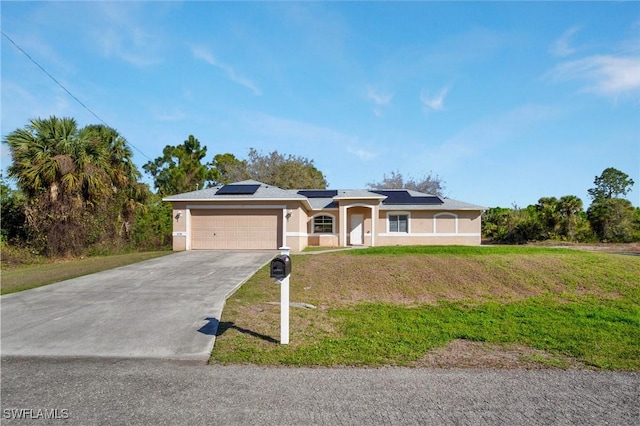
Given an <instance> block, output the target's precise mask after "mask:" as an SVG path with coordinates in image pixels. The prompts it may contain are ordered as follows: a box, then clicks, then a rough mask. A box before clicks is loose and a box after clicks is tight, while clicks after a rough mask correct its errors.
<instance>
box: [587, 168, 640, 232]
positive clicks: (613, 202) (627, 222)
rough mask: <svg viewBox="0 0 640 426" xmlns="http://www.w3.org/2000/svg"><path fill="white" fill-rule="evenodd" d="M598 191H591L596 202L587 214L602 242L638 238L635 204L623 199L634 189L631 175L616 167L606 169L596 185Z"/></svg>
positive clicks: (597, 179)
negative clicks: (636, 235)
mask: <svg viewBox="0 0 640 426" xmlns="http://www.w3.org/2000/svg"><path fill="white" fill-rule="evenodd" d="M593 183H594V184H595V188H591V189H589V191H588V192H589V195H590V196H591V198H592V199H593V202H592V203H591V206H589V209H588V210H587V218H588V220H589V223H590V224H591V228H592V229H593V231H594V232H595V233H596V235H597V236H598V238H599V239H600V241H606V242H628V241H631V240H632V239H633V234H634V209H633V206H632V205H631V202H629V201H628V200H625V199H624V198H619V197H620V196H624V195H626V194H627V193H628V192H629V191H630V190H631V187H632V186H633V184H634V182H633V179H629V175H627V174H626V173H624V172H621V171H620V170H617V169H615V168H613V167H609V168H607V169H605V170H604V171H603V172H602V174H601V175H600V176H596V178H595V180H594V181H593Z"/></svg>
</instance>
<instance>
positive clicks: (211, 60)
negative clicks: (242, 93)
mask: <svg viewBox="0 0 640 426" xmlns="http://www.w3.org/2000/svg"><path fill="white" fill-rule="evenodd" d="M191 53H192V54H193V56H194V57H195V58H196V59H201V60H203V61H205V62H206V63H208V64H210V65H213V66H214V67H216V68H218V69H220V70H222V71H224V73H225V74H226V75H227V78H229V79H230V80H231V81H233V82H235V83H237V84H239V85H241V86H244V87H245V88H247V89H249V90H251V91H252V92H253V93H254V94H255V95H261V94H262V90H261V89H260V88H259V87H258V86H257V85H256V84H255V83H254V82H253V81H252V80H250V79H249V78H247V77H244V76H242V75H240V74H238V73H237V72H236V70H235V69H234V68H233V67H232V66H231V65H228V64H225V63H224V62H221V61H219V60H218V59H217V58H216V57H215V56H214V55H213V53H212V52H211V51H210V50H209V49H208V48H206V47H203V46H194V47H193V48H192V49H191Z"/></svg>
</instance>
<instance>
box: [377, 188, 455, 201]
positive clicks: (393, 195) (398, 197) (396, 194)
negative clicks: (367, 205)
mask: <svg viewBox="0 0 640 426" xmlns="http://www.w3.org/2000/svg"><path fill="white" fill-rule="evenodd" d="M371 192H375V193H376V194H380V195H384V196H386V197H387V198H386V199H385V200H384V201H382V204H444V201H442V200H441V199H440V197H436V196H435V195H429V196H425V197H414V196H413V195H411V194H409V192H408V191H384V190H376V191H371Z"/></svg>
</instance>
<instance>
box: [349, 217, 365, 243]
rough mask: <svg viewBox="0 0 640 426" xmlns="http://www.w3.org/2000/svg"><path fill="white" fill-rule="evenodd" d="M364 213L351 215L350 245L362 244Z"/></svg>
mask: <svg viewBox="0 0 640 426" xmlns="http://www.w3.org/2000/svg"><path fill="white" fill-rule="evenodd" d="M363 222H364V215H363V214H352V215H351V232H350V233H349V237H350V239H351V245H352V246H357V245H362V244H363V230H364V225H363Z"/></svg>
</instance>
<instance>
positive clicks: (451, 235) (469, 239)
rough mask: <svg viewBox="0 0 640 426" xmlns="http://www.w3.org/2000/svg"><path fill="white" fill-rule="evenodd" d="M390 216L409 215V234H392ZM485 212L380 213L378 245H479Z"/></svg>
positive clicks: (396, 211)
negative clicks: (483, 213) (481, 221)
mask: <svg viewBox="0 0 640 426" xmlns="http://www.w3.org/2000/svg"><path fill="white" fill-rule="evenodd" d="M389 215H407V216H408V218H409V224H408V232H390V231H389V220H388V218H389ZM480 217H481V212H480V211H479V210H477V211H472V210H469V211H466V210H465V211H452V212H449V211H433V210H423V211H419V210H413V211H408V210H393V211H387V210H383V211H380V214H379V215H378V221H377V227H378V229H379V233H378V235H377V239H376V245H380V246H384V245H430V244H433V245H444V244H460V245H479V244H480V242H481V237H480V233H481V223H480Z"/></svg>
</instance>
